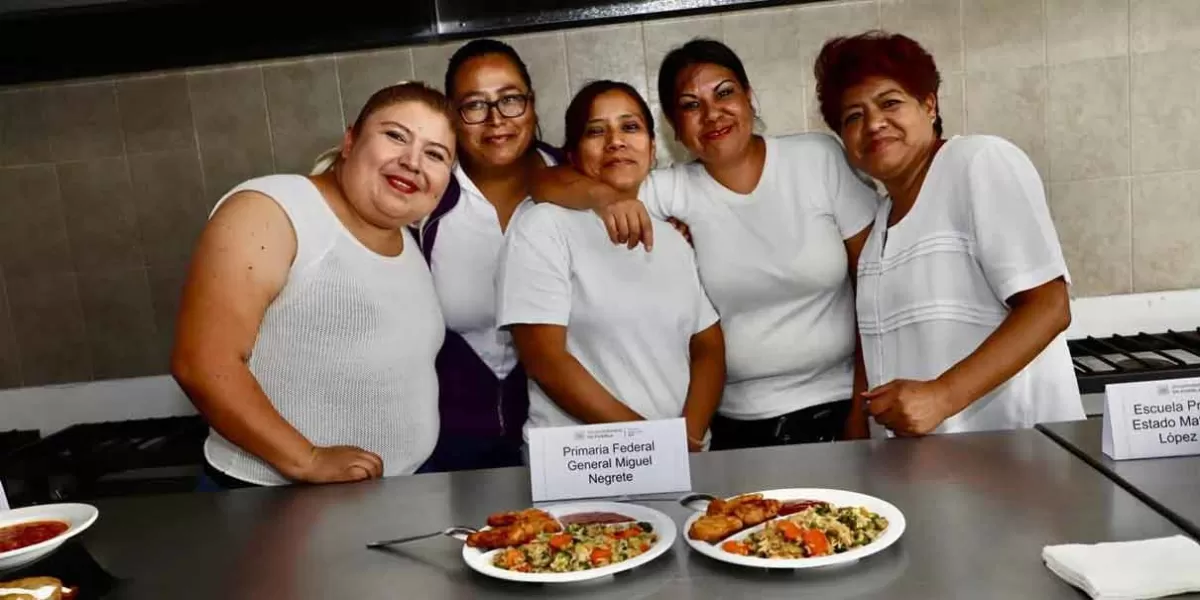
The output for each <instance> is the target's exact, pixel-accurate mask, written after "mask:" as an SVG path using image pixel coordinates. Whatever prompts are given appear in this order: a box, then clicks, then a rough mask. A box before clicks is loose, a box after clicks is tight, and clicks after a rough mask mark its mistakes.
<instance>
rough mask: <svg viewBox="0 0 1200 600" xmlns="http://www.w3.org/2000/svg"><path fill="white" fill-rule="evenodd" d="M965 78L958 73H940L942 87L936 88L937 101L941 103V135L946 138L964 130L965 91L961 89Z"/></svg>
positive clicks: (964, 83)
mask: <svg viewBox="0 0 1200 600" xmlns="http://www.w3.org/2000/svg"><path fill="white" fill-rule="evenodd" d="M965 85H966V78H965V77H963V76H962V75H961V74H959V73H942V87H941V89H940V90H938V102H940V103H941V108H940V112H941V115H942V135H943V136H944V137H946V138H950V137H951V136H955V135H959V134H961V133H963V131H965V128H964V124H965V123H966V118H967V117H966V96H965V94H966V92H965V90H964V89H963V88H964V86H965Z"/></svg>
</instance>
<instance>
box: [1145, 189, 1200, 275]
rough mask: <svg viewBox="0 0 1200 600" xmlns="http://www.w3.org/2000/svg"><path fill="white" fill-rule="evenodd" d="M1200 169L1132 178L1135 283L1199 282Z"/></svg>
mask: <svg viewBox="0 0 1200 600" xmlns="http://www.w3.org/2000/svg"><path fill="white" fill-rule="evenodd" d="M1197 198H1200V172H1198V171H1191V172H1186V173H1168V174H1163V175H1149V176H1144V177H1138V178H1135V179H1134V183H1133V288H1134V291H1136V292H1149V291H1159V290H1174V289H1186V288H1195V287H1200V260H1196V257H1197V256H1200V237H1198V236H1197V235H1196V223H1200V202H1197V201H1196V199H1197Z"/></svg>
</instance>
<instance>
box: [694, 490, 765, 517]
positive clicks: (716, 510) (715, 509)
mask: <svg viewBox="0 0 1200 600" xmlns="http://www.w3.org/2000/svg"><path fill="white" fill-rule="evenodd" d="M761 499H762V494H759V493H757V492H756V493H753V494H742V495H741V496H734V497H733V498H730V499H729V500H724V499H722V498H717V499H715V500H713V501H712V502H709V503H708V510H706V511H705V512H706V513H707V514H709V515H713V516H716V515H731V514H733V507H735V506H737V505H738V504H740V503H742V502H750V501H753V500H761Z"/></svg>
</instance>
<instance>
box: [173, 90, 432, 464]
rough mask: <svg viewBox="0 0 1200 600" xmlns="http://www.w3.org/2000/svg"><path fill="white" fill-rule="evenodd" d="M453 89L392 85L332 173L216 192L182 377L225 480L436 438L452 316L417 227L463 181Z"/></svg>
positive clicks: (178, 350) (354, 458) (183, 312)
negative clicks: (444, 309) (458, 172)
mask: <svg viewBox="0 0 1200 600" xmlns="http://www.w3.org/2000/svg"><path fill="white" fill-rule="evenodd" d="M451 118H452V117H451V113H450V110H449V106H448V103H447V101H446V99H445V97H444V96H443V95H442V94H441V93H440V92H437V91H436V90H433V89H431V88H428V87H426V86H424V85H423V84H420V83H404V84H399V85H394V86H391V87H388V88H384V89H382V90H380V91H378V92H376V93H375V94H374V95H373V96H372V97H371V98H370V99H369V100H368V101H367V103H366V105H365V106H364V107H363V109H362V111H361V112H360V114H359V115H358V118H357V119H356V120H355V122H354V124H353V126H352V127H350V128H349V130H348V131H347V132H346V134H345V136H344V139H343V141H342V145H341V148H340V151H339V152H338V154H337V156H336V158H335V159H334V161H333V163H332V165H331V166H330V168H328V169H327V170H323V172H322V173H321V174H319V175H313V176H302V175H290V174H281V175H269V176H265V177H259V178H255V179H251V180H249V181H246V182H243V183H242V184H240V185H238V186H237V187H235V188H234V189H232V190H230V191H229V192H228V193H227V194H225V195H224V196H223V197H222V198H221V199H220V201H219V202H218V203H217V206H216V208H215V209H214V210H213V212H212V215H211V217H210V220H209V222H208V224H207V226H206V227H205V229H204V232H203V233H202V234H201V236H200V240H199V242H198V244H197V247H196V251H195V254H194V256H193V258H192V264H191V268H190V271H189V273H188V278H187V282H186V285H185V288H184V293H183V299H182V304H181V307H180V314H179V326H178V335H177V338H176V342H175V348H174V352H173V356H172V373H173V374H174V376H175V378H176V380H177V381H178V382H179V384H180V386H181V387H182V388H183V389H184V390H185V391H186V392H187V394H188V395H189V397H190V398H191V399H192V402H193V403H195V405H196V407H197V409H198V410H199V411H200V413H201V414H202V415H203V416H204V417H205V418H206V419H207V420H208V422H209V424H210V425H211V427H212V431H211V433H210V435H209V437H208V439H207V441H206V442H205V445H204V451H205V457H206V459H207V466H208V475H209V478H210V480H209V482H208V483H209V484H214V483H215V484H216V485H217V486H220V487H239V486H245V485H255V484H256V485H282V484H287V483H291V482H311V483H326V482H339V481H354V480H362V479H368V478H375V477H381V476H391V475H403V474H409V473H413V472H414V471H415V470H417V469H418V468H419V467H420V465H421V464H423V462H424V461H425V460H426V458H427V457H428V456H429V454H430V452H432V450H433V447H434V444H435V443H436V441H437V430H438V411H437V393H438V388H437V378H436V375H435V372H434V357H435V355H436V354H437V352H438V349H439V348H440V347H441V344H442V339H443V336H444V326H443V320H442V315H441V312H440V308H439V306H438V302H437V296H436V294H435V292H434V289H433V283H432V281H431V278H430V275H429V270H428V268H427V267H426V265H425V261H424V260H423V258H422V257H421V252H420V249H419V248H418V247H417V244H416V242H415V240H414V239H413V237H412V236H411V234H410V233H409V232H408V230H407V226H408V225H410V224H412V223H415V222H417V221H419V220H420V219H421V218H423V217H425V216H426V215H428V214H429V213H430V212H431V211H432V210H433V208H434V206H436V204H437V202H438V199H439V198H440V197H441V195H442V193H443V192H444V191H445V189H446V186H447V184H448V183H449V181H450V176H451V175H450V173H451V169H452V167H453V165H454V161H455V136H454V130H453V126H452V125H451Z"/></svg>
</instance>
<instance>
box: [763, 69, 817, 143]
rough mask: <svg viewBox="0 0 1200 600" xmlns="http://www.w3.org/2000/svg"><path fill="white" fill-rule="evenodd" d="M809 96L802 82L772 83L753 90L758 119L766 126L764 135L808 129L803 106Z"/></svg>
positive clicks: (785, 133) (798, 131)
mask: <svg viewBox="0 0 1200 600" xmlns="http://www.w3.org/2000/svg"><path fill="white" fill-rule="evenodd" d="M807 94H809V92H808V90H807V89H806V86H805V85H804V83H802V82H791V83H785V82H772V83H771V85H766V86H761V89H755V90H754V96H755V100H757V102H758V105H757V106H758V117H759V119H761V120H762V122H763V123H764V124H765V125H766V129H765V131H766V133H769V134H771V135H787V134H789V133H800V132H802V131H807V130H808V129H809V122H808V119H807V115H806V109H805V104H806V103H807V102H808V98H807Z"/></svg>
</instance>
